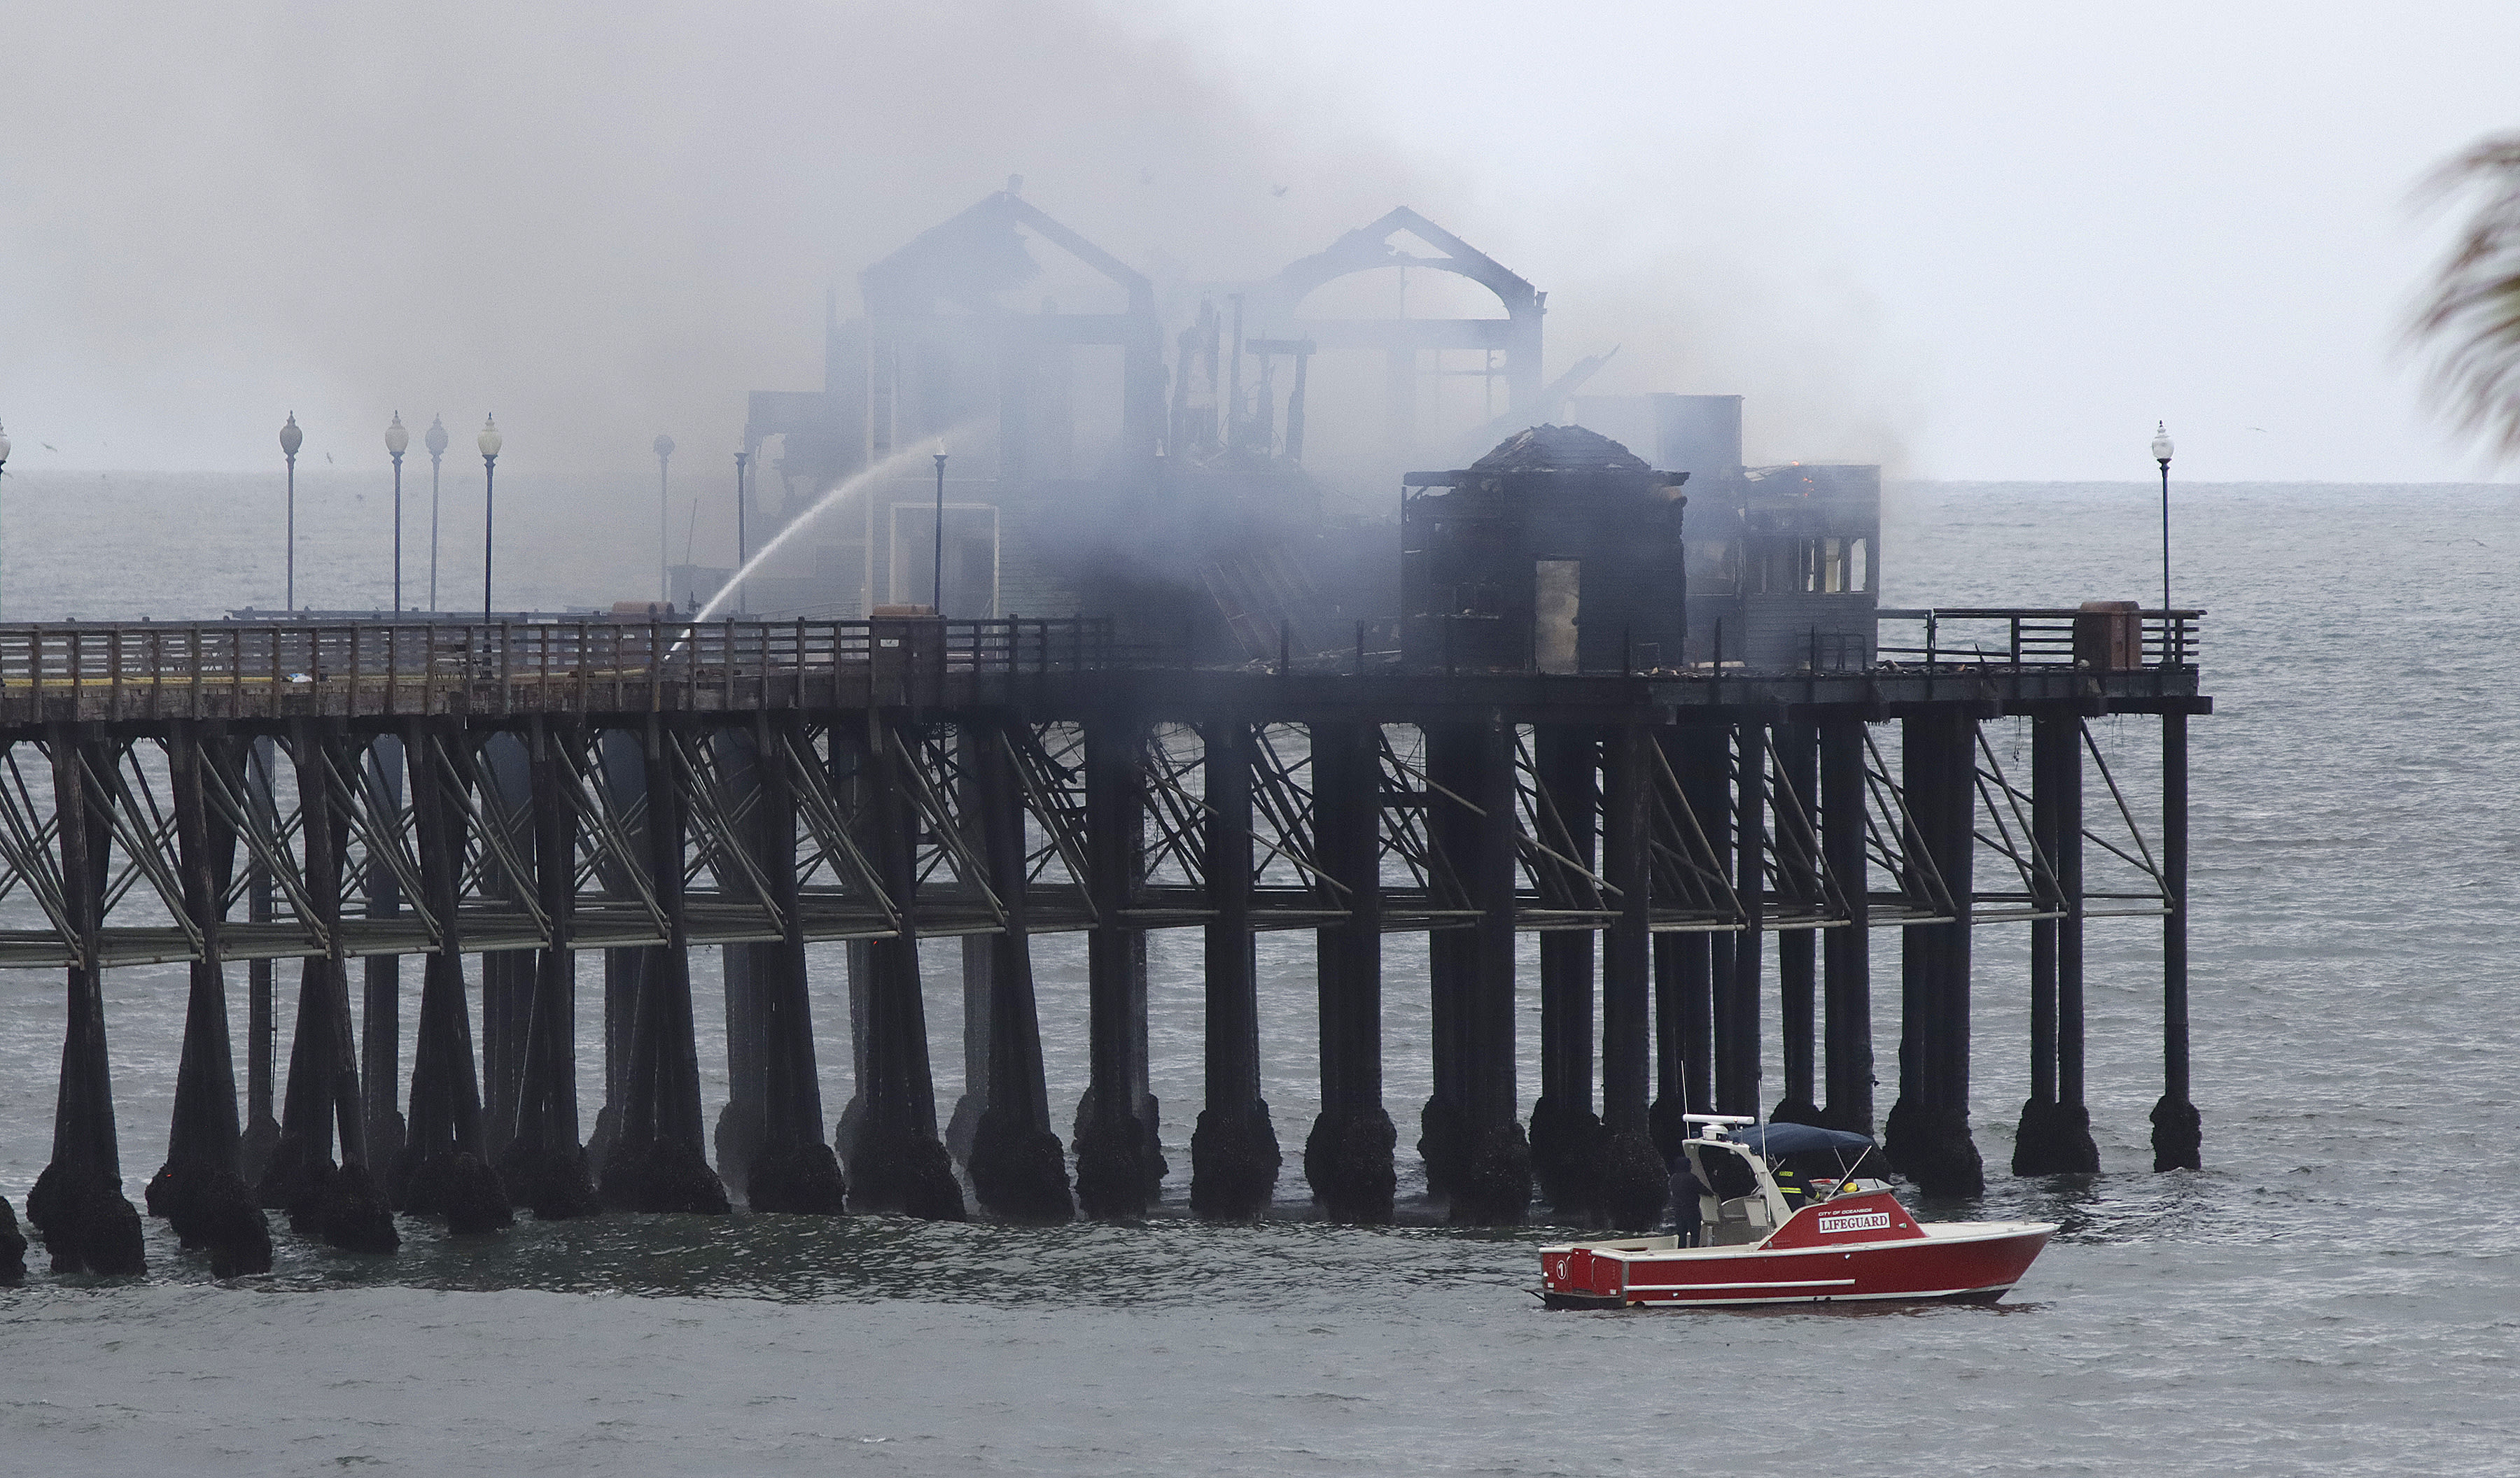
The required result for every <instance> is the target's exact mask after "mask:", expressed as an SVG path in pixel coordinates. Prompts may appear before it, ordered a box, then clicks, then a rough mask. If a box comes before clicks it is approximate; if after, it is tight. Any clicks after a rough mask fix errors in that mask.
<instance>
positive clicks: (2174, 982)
mask: <svg viewBox="0 0 2520 1478" xmlns="http://www.w3.org/2000/svg"><path fill="white" fill-rule="evenodd" d="M2161 880H2162V884H2163V888H2164V891H2166V892H2167V893H2168V894H2169V900H2168V901H2169V905H2170V907H2169V911H2168V912H2167V913H2165V914H2163V915H2162V917H2161V1078H2162V1089H2161V1100H2160V1101H2159V1102H2157V1103H2155V1104H2153V1106H2152V1168H2153V1169H2155V1170H2199V1169H2202V1168H2204V1163H2205V1160H2204V1145H2205V1129H2204V1118H2203V1116H2202V1115H2201V1114H2199V1113H2198V1112H2197V1111H2196V1104H2195V1101H2194V1099H2193V1098H2192V1097H2190V1096H2189V1092H2188V1054H2187V715H2186V714H2184V713H2164V714H2163V715H2162V716H2161Z"/></svg>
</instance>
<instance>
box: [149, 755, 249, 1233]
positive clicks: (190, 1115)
mask: <svg viewBox="0 0 2520 1478" xmlns="http://www.w3.org/2000/svg"><path fill="white" fill-rule="evenodd" d="M232 752H233V746H231V745H230V744H229V743H227V742H226V741H225V740H224V739H212V738H209V737H206V736H204V735H203V732H202V728H201V726H200V725H198V724H187V723H179V724H177V725H175V726H174V728H173V730H172V732H171V733H170V734H169V735H168V737H167V741H166V770H167V780H168V782H169V789H170V790H171V791H172V799H173V806H174V813H175V817H174V819H175V853H176V869H177V874H178V876H179V877H180V879H181V881H182V884H183V890H184V914H185V917H186V918H188V919H190V920H191V922H192V924H193V927H194V928H195V929H197V930H199V931H200V933H201V937H202V958H200V959H199V960H196V961H194V962H193V963H192V966H191V969H190V971H189V974H190V977H191V978H190V981H189V990H188V992H187V996H186V1000H185V1004H184V1049H183V1055H182V1058H181V1060H180V1061H179V1062H178V1064H177V1066H176V1069H175V1111H174V1116H173V1122H172V1123H171V1124H169V1126H168V1127H167V1132H166V1163H165V1165H164V1166H163V1167H162V1168H160V1169H159V1170H158V1174H157V1176H156V1177H155V1178H154V1179H153V1180H151V1181H150V1183H149V1196H148V1200H149V1209H150V1213H151V1214H152V1215H158V1216H163V1217H165V1218H166V1221H167V1225H168V1226H169V1227H171V1228H172V1229H173V1230H174V1232H175V1235H176V1236H177V1237H178V1238H179V1239H180V1240H181V1241H182V1242H183V1244H184V1245H185V1246H187V1247H206V1248H208V1249H209V1252H210V1266H211V1271H212V1273H213V1274H215V1275H216V1276H220V1277H234V1276H239V1275H242V1274H247V1273H268V1272H270V1271H271V1230H270V1228H269V1227H268V1226H267V1225H266V1224H265V1223H264V1221H263V1217H262V1208H260V1207H259V1206H256V1205H255V1204H254V1198H253V1191H252V1189H251V1187H248V1185H247V1184H246V1182H245V1178H244V1176H243V1174H242V1173H241V1170H242V1160H241V1158H240V1155H239V1150H240V1148H241V1143H242V1138H243V1136H242V1130H241V1126H240V1125H239V1124H238V1122H237V1093H236V1067H235V1060H234V1056H233V1053H232V1050H231V1048H230V1045H229V1042H228V1003H227V982H226V980H225V978H224V972H223V971H222V969H221V966H220V963H219V950H220V929H221V926H222V925H223V924H224V922H225V918H226V910H225V908H224V906H223V900H224V899H225V898H226V896H227V888H228V882H229V879H230V878H231V877H232V876H233V875H234V873H235V868H236V829H235V828H234V827H233V826H232V825H230V824H229V822H228V820H227V818H226V817H225V816H224V815H223V814H222V813H220V812H219V811H218V810H217V809H215V808H214V807H212V806H210V805H209V804H208V799H207V794H206V789H207V787H206V786H205V785H204V784H203V771H205V770H208V769H212V768H220V767H226V766H228V765H229V759H228V756H229V755H230V754H231V753H232Z"/></svg>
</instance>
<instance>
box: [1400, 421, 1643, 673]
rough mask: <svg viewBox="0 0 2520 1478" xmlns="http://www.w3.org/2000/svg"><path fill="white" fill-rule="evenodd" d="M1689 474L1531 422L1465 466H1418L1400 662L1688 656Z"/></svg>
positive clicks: (1492, 667) (1579, 432) (1456, 664)
mask: <svg viewBox="0 0 2520 1478" xmlns="http://www.w3.org/2000/svg"><path fill="white" fill-rule="evenodd" d="M1687 479H1688V473H1686V472H1662V471H1657V470H1654V469H1653V468H1652V467H1651V466H1649V465H1647V464H1646V462H1645V461H1644V459H1643V458H1641V457H1639V456H1637V455H1636V454H1635V453H1633V452H1631V451H1629V450H1628V449H1627V448H1625V447H1623V446H1621V445H1619V444H1618V443H1617V442H1615V441H1612V440H1610V439H1609V438H1608V437H1606V436H1603V435H1601V434H1600V433H1598V432H1597V431H1591V430H1587V429H1585V428H1584V427H1582V426H1559V425H1542V426H1533V427H1531V428H1530V429H1528V430H1525V431H1522V432H1520V433H1518V434H1516V435H1514V436H1512V437H1510V438H1508V440H1507V441H1506V442H1505V443H1504V444H1503V445H1500V446H1499V447H1497V448H1496V449H1495V450H1494V451H1492V452H1490V453H1488V454H1487V455H1486V456H1485V457H1482V458H1480V459H1479V460H1478V461H1477V462H1474V463H1472V464H1471V465H1470V466H1469V467H1467V468H1465V469H1463V470H1459V471H1450V472H1413V473H1411V474H1410V476H1409V479H1408V481H1409V484H1410V486H1411V488H1412V492H1411V494H1410V497H1409V499H1408V501H1407V502H1406V503H1405V504H1403V505H1402V513H1401V537H1402V546H1401V548H1402V552H1401V571H1402V575H1401V599H1402V609H1403V611H1404V615H1403V618H1402V624H1401V637H1400V641H1401V660H1402V662H1403V664H1404V665H1407V666H1411V667H1421V668H1422V667H1436V666H1440V667H1442V668H1444V669H1445V670H1447V671H1481V672H1486V671H1497V670H1510V671H1523V670H1529V671H1537V672H1602V671H1629V670H1634V669H1637V668H1640V667H1642V668H1652V667H1656V666H1660V665H1662V664H1663V663H1664V662H1665V661H1667V660H1668V661H1670V662H1672V663H1674V664H1675V665H1676V664H1677V663H1678V661H1679V658H1680V653H1681V651H1682V649H1683V645H1684V643H1685V641H1686V639H1687V635H1688V599H1687V598H1688V578H1687V573H1686V567H1685V563H1684V557H1683V550H1684V546H1683V543H1682V538H1681V518H1682V511H1683V509H1684V507H1685V506H1686V505H1687V503H1688V499H1687V498H1686V497H1685V496H1684V495H1683V494H1682V492H1681V484H1682V483H1683V482H1685V481H1687Z"/></svg>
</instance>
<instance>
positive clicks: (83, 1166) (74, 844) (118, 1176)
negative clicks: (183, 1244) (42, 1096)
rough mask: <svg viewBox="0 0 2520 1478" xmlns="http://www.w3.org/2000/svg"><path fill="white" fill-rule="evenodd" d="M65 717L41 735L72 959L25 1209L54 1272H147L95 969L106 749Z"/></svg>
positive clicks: (107, 840) (105, 830) (106, 839)
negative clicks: (118, 1129) (47, 1124)
mask: <svg viewBox="0 0 2520 1478" xmlns="http://www.w3.org/2000/svg"><path fill="white" fill-rule="evenodd" d="M82 738H83V737H82V736H81V735H80V734H79V733H78V732H77V731H76V729H75V728H73V727H72V726H70V725H67V724H56V725H53V726H52V727H51V728H50V729H49V730H48V731H47V733H46V735H45V748H46V750H47V751H49V753H50V755H51V758H52V770H53V817H54V830H55V836H56V844H57V845H58V846H59V848H60V865H61V879H62V898H63V904H64V914H65V916H66V922H67V931H68V932H69V933H70V934H71V936H72V937H73V938H74V939H75V940H76V941H77V948H78V958H77V959H76V960H74V961H73V962H72V963H71V964H70V967H69V972H68V974H69V980H68V995H69V999H68V1002H67V1025H66V1027H65V1029H64V1031H63V1034H62V1074H61V1084H60V1089H59V1092H58V1095H57V1097H55V1099H54V1106H53V1158H52V1162H51V1163H50V1164H48V1165H46V1166H45V1167H44V1171H43V1174H42V1175H40V1176H38V1177H37V1178H36V1180H35V1185H34V1188H33V1189H32V1190H31V1191H30V1192H29V1193H28V1194H27V1196H26V1217H27V1220H29V1221H31V1222H33V1223H34V1224H35V1226H36V1228H37V1229H38V1230H39V1231H40V1232H42V1233H43V1238H44V1246H45V1249H46V1250H47V1251H49V1252H51V1253H52V1255H53V1270H54V1271H55V1272H57V1273H89V1272H93V1273H100V1274H107V1275H117V1274H138V1273H142V1272H146V1271H147V1256H146V1252H145V1250H144V1248H143V1245H142V1240H141V1232H140V1213H139V1212H138V1211H137V1210H135V1209H133V1207H132V1205H131V1203H130V1202H129V1201H128V1200H126V1199H124V1198H123V1194H122V1186H121V1181H122V1158H121V1153H120V1151H119V1149H118V1147H117V1146H116V1143H115V1136H114V1127H113V1081H112V1071H111V1069H110V1065H109V1058H108V1056H107V1053H106V1045H105V981H104V972H103V971H102V970H101V969H99V968H98V967H97V964H96V960H97V952H98V946H99V943H100V935H101V933H102V931H103V926H104V915H105V884H106V870H107V866H108V862H109V857H110V854H109V851H108V849H109V847H110V846H111V844H112V831H111V829H109V827H108V826H107V825H106V822H105V819H104V816H103V815H102V811H101V801H102V797H98V796H94V795H92V794H91V793H90V792H91V791H92V789H93V788H94V787H93V786H92V785H91V784H90V783H89V781H88V778H87V772H88V770H89V768H90V767H91V766H92V765H93V764H95V763H96V762H97V761H99V760H102V761H104V762H105V763H107V764H112V762H113V751H112V750H110V749H108V748H106V747H105V746H103V745H100V744H94V743H83V742H82Z"/></svg>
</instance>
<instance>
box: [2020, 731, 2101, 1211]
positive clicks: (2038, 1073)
mask: <svg viewBox="0 0 2520 1478" xmlns="http://www.w3.org/2000/svg"><path fill="white" fill-rule="evenodd" d="M2030 829H2031V838H2030V839H2031V841H2032V843H2033V845H2034V846H2035V847H2036V849H2037V855H2038V856H2039V857H2040V858H2041V859H2043V860H2044V861H2045V862H2046V863H2047V864H2048V866H2049V867H2050V868H2051V869H2052V870H2053V873H2054V877H2055V885H2056V889H2057V892H2058V894H2059V895H2060V896H2061V897H2062V899H2063V902H2064V916H2063V917H2062V918H2042V919H2038V920H2036V921H2034V922H2033V923H2032V924H2031V925H2030V1097H2029V1098H2028V1099H2027V1100H2026V1101H2024V1102H2023V1103H2022V1105H2021V1122H2020V1127H2019V1129H2018V1131H2017V1132H2016V1133H2015V1134H2014V1136H2013V1142H2012V1173H2013V1174H2014V1175H2068V1174H2089V1173H2091V1172H2093V1171H2096V1170H2098V1169H2099V1168H2100V1152H2099V1148H2098V1146H2097V1145H2096V1144H2094V1143H2093V1141H2092V1113H2091V1110H2090V1108H2088V1107H2086V1106H2085V1104H2084V1102H2083V720H2082V716H2081V715H2080V714H2077V713H2074V712H2071V711H2062V712H2047V713H2041V714H2038V715H2036V716H2034V717H2033V718H2032V719H2031V721H2030Z"/></svg>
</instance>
